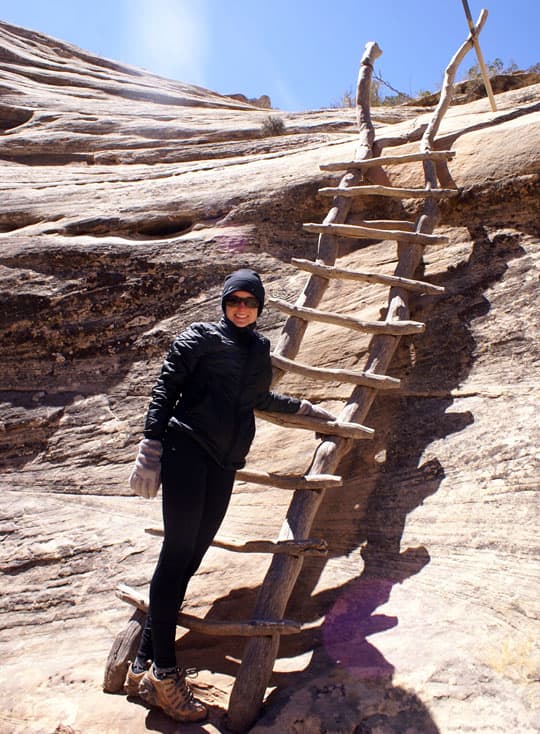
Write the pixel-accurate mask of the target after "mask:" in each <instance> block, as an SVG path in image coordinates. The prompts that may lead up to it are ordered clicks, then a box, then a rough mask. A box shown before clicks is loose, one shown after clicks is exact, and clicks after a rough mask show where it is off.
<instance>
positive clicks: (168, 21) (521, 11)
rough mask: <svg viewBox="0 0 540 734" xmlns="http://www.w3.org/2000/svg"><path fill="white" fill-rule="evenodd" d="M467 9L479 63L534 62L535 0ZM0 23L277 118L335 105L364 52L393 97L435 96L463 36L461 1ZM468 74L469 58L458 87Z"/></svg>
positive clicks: (240, 0)
mask: <svg viewBox="0 0 540 734" xmlns="http://www.w3.org/2000/svg"><path fill="white" fill-rule="evenodd" d="M469 6H470V9H471V13H472V16H473V18H474V19H475V20H476V19H477V18H478V15H479V13H480V10H481V8H482V7H486V8H487V9H488V11H489V17H488V20H487V24H486V26H485V28H484V31H483V32H482V34H481V36H480V43H481V46H482V50H483V54H484V58H485V60H486V61H492V60H493V59H495V58H497V57H498V58H501V59H502V61H503V62H504V63H505V65H508V64H510V63H512V62H515V63H516V64H517V65H518V66H519V67H520V68H526V67H528V66H531V65H532V64H534V63H536V62H538V61H540V41H539V40H538V39H539V36H540V32H539V31H540V0H482V1H480V0H469ZM0 19H2V20H4V21H7V22H9V23H14V24H16V25H22V26H25V27H26V28H31V29H33V30H37V31H40V32H42V33H46V34H48V35H51V36H54V37H56V38H59V39H61V40H64V41H68V42H70V43H73V44H75V45H76V46H80V47H81V48H83V49H86V50H88V51H91V52H93V53H96V54H98V55H100V56H104V57H107V58H110V59H114V60H116V61H122V62H125V63H129V64H133V65H135V66H140V67H143V68H145V69H147V70H149V71H152V72H155V73H157V74H160V75H162V76H166V77H170V78H173V79H177V80H179V81H183V82H188V83H191V84H198V85H200V86H203V87H207V88H208V89H212V90H214V91H216V92H219V93H221V94H231V93H238V92H240V93H243V94H245V95H246V96H248V97H258V96H260V95H261V94H268V95H269V96H270V98H271V100H272V105H273V106H274V107H275V108H279V109H283V110H306V109H317V108H320V107H327V106H330V105H332V104H334V103H338V102H339V100H340V99H341V97H342V96H343V94H344V93H345V92H347V91H348V90H351V89H353V88H354V86H355V84H356V75H357V71H358V62H359V60H360V58H361V56H362V52H363V49H364V46H365V44H366V42H368V41H377V42H378V44H379V46H380V47H381V48H382V50H383V52H384V53H383V55H382V56H381V57H380V59H379V61H378V62H377V65H376V71H377V72H379V73H380V74H381V75H382V77H383V78H384V79H385V80H387V81H388V82H389V83H390V84H391V85H392V86H393V87H395V88H396V89H399V90H401V91H403V92H405V93H407V94H415V93H417V92H418V91H420V90H425V89H430V90H434V89H438V88H439V87H440V83H441V80H442V77H443V73H444V69H445V67H446V66H447V64H448V62H449V60H450V58H451V57H452V56H453V54H454V52H455V51H456V50H457V48H458V47H459V46H460V44H461V43H462V42H463V41H464V40H465V38H466V36H467V32H468V28H467V23H466V20H465V14H464V12H463V6H462V2H461V0H335V1H334V2H332V1H331V0H91V1H90V0H0ZM474 63H476V58H475V57H474V55H473V52H471V53H470V54H469V55H468V56H467V57H466V59H465V61H464V63H463V65H462V67H461V68H460V71H459V73H458V79H461V78H463V77H464V76H465V74H466V71H467V69H468V68H469V67H470V66H472V65H473V64H474ZM383 91H384V89H383ZM388 94H391V92H390V91H388Z"/></svg>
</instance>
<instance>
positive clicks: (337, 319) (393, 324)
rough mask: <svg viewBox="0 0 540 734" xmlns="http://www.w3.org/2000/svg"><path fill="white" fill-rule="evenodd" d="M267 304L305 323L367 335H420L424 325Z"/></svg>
mask: <svg viewBox="0 0 540 734" xmlns="http://www.w3.org/2000/svg"><path fill="white" fill-rule="evenodd" d="M268 303H269V304H270V305H272V306H275V307H276V308H277V309H279V310H280V311H283V312H284V313H287V314H289V315H290V316H298V318H301V319H304V320H305V321H322V322H323V323H327V324H334V325H335V326H343V327H345V328H347V329H354V330H355V331H365V332H367V333H369V334H391V335H393V336H403V335H404V334H421V333H422V332H423V331H425V328H426V325H425V324H423V323H421V322H420V321H362V320H361V319H356V318H354V317H353V316H341V315H340V314H337V313H330V312H326V311H318V310H316V309H314V308H307V307H306V306H293V305H292V304H290V303H287V302H286V301H282V300H281V299H279V298H269V299H268Z"/></svg>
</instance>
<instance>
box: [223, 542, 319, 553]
mask: <svg viewBox="0 0 540 734" xmlns="http://www.w3.org/2000/svg"><path fill="white" fill-rule="evenodd" d="M212 545H213V546H215V547H216V548H222V549H223V550H230V551H233V552H235V553H273V554H277V553H286V554H287V555H289V556H303V555H306V556H321V555H322V556H324V555H326V554H327V553H328V543H327V542H326V540H322V539H320V540H318V539H316V538H315V539H314V538H307V539H306V540H278V541H273V540H248V541H245V542H244V543H241V542H239V541H235V540H223V539H220V538H214V541H213V542H212Z"/></svg>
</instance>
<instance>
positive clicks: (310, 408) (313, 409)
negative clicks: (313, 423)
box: [297, 400, 336, 421]
mask: <svg viewBox="0 0 540 734" xmlns="http://www.w3.org/2000/svg"><path fill="white" fill-rule="evenodd" d="M297 415H308V416H310V417H311V418H319V419H320V420H322V421H335V420H336V416H335V415H332V413H329V412H328V411H327V410H325V409H324V408H321V407H320V405H312V403H310V402H309V400H301V401H300V407H299V408H298V410H297Z"/></svg>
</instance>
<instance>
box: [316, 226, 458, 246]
mask: <svg viewBox="0 0 540 734" xmlns="http://www.w3.org/2000/svg"><path fill="white" fill-rule="evenodd" d="M304 229H305V230H306V232H315V233H316V234H335V235H336V236H337V237H354V238H356V239H367V240H397V241H399V242H406V243H408V244H411V245H446V244H448V237H445V236H444V235H437V234H421V233H420V232H404V231H403V230H401V229H394V230H393V229H375V228H374V227H359V226H358V225H356V224H314V223H311V222H309V223H307V224H304Z"/></svg>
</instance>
